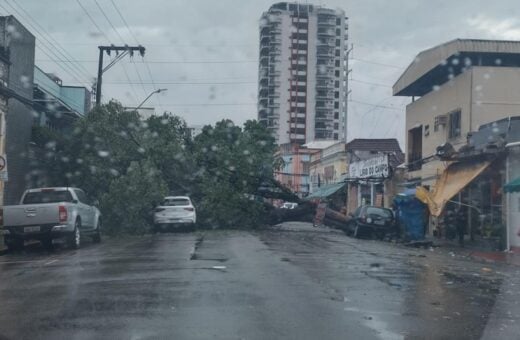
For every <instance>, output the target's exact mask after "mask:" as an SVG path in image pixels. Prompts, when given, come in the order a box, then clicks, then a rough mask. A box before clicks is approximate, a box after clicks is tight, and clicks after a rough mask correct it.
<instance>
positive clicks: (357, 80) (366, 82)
mask: <svg viewBox="0 0 520 340" xmlns="http://www.w3.org/2000/svg"><path fill="white" fill-rule="evenodd" d="M350 81H353V82H355V83H360V84H366V85H373V86H381V87H390V88H391V87H392V85H389V84H382V83H374V82H371V81H365V80H359V79H350Z"/></svg>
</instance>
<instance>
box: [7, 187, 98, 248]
mask: <svg viewBox="0 0 520 340" xmlns="http://www.w3.org/2000/svg"><path fill="white" fill-rule="evenodd" d="M0 222H2V229H1V230H0V232H1V234H3V235H4V242H5V245H6V246H7V247H8V248H9V249H19V248H22V247H23V246H24V241H25V240H29V239H36V240H39V241H40V242H42V244H43V245H44V246H46V247H48V248H52V244H53V243H52V240H53V239H56V238H62V237H65V238H66V240H67V243H68V245H69V246H70V247H71V248H75V249H77V248H79V246H80V244H81V235H88V236H91V237H92V239H93V241H94V242H100V241H101V214H100V212H99V210H98V208H96V207H95V206H94V204H93V202H91V200H89V199H88V197H87V195H86V194H85V192H83V190H81V189H77V188H68V187H61V188H40V189H30V190H27V191H25V193H24V194H23V196H22V199H21V200H20V204H19V205H11V206H4V207H3V208H1V210H0Z"/></svg>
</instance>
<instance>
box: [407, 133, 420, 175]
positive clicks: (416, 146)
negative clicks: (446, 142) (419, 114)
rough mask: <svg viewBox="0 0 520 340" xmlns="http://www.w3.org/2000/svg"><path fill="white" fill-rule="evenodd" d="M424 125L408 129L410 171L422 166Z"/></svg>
mask: <svg viewBox="0 0 520 340" xmlns="http://www.w3.org/2000/svg"><path fill="white" fill-rule="evenodd" d="M422 132H423V128H422V125H421V126H418V127H416V128H413V129H411V130H409V131H408V171H415V170H420V169H421V168H422Z"/></svg>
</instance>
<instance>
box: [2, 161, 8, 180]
mask: <svg viewBox="0 0 520 340" xmlns="http://www.w3.org/2000/svg"><path fill="white" fill-rule="evenodd" d="M7 180H8V176H7V158H6V157H5V155H0V181H3V182H7Z"/></svg>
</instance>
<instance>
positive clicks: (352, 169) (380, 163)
mask: <svg viewBox="0 0 520 340" xmlns="http://www.w3.org/2000/svg"><path fill="white" fill-rule="evenodd" d="M388 175H389V169H388V155H380V156H377V157H373V158H369V159H366V160H363V161H359V162H354V163H352V164H350V166H349V177H350V178H387V177H388Z"/></svg>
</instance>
